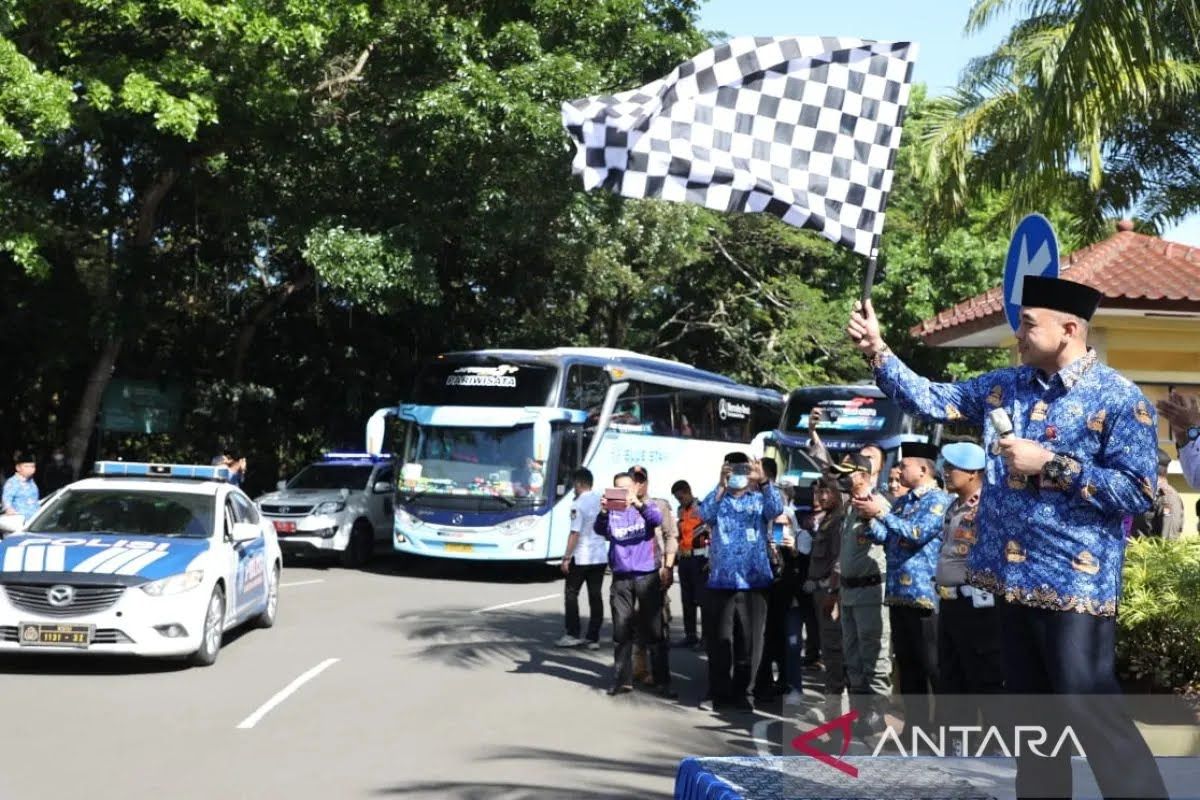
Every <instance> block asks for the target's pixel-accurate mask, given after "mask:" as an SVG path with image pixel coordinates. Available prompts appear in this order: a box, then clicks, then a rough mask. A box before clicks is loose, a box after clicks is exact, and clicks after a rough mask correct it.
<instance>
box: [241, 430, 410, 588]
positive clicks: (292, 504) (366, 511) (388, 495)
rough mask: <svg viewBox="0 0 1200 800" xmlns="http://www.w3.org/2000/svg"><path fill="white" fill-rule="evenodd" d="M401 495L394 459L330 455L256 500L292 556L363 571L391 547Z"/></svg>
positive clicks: (286, 551) (282, 544)
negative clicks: (335, 559) (325, 558)
mask: <svg viewBox="0 0 1200 800" xmlns="http://www.w3.org/2000/svg"><path fill="white" fill-rule="evenodd" d="M395 491H396V470H395V462H394V461H393V459H392V458H391V457H390V456H371V455H368V454H366V453H328V454H326V455H325V457H324V458H323V459H322V460H320V461H318V462H316V463H313V464H309V465H308V466H307V467H305V468H304V469H302V470H300V472H298V473H297V474H296V476H295V477H294V478H292V479H291V480H290V481H280V483H279V489H278V491H274V492H271V493H270V494H265V495H263V496H262V497H259V498H258V499H257V500H255V503H257V504H258V508H259V510H260V511H262V514H263V516H264V517H265V518H266V519H267V521H268V522H270V523H271V524H272V525H273V526H274V527H275V533H276V534H277V535H278V537H279V546H280V547H281V548H282V549H283V552H284V553H285V554H288V555H314V554H321V553H332V554H337V555H338V556H339V557H340V558H341V562H342V565H343V566H346V567H361V566H363V565H364V564H366V563H367V561H369V560H370V558H371V555H372V554H373V553H374V551H375V547H376V544H377V543H385V544H386V543H390V542H391V537H392V514H393V504H394V496H395Z"/></svg>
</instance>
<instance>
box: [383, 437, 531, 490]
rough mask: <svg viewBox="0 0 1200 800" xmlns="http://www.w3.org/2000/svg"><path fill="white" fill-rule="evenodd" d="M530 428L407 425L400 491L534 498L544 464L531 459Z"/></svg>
mask: <svg viewBox="0 0 1200 800" xmlns="http://www.w3.org/2000/svg"><path fill="white" fill-rule="evenodd" d="M533 454H534V451H533V426H531V425H523V426H520V427H516V428H457V427H439V426H429V425H414V426H412V428H411V430H410V433H409V437H408V442H407V444H406V448H405V452H404V468H403V470H402V471H401V483H400V487H401V491H408V492H412V493H414V494H418V495H426V494H433V495H459V496H461V495H467V496H471V495H474V496H487V497H500V498H508V499H514V498H533V499H536V498H539V497H541V495H542V491H543V489H544V488H545V483H546V480H545V465H544V464H543V463H541V462H539V461H536V460H534V458H533Z"/></svg>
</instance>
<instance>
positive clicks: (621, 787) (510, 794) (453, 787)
mask: <svg viewBox="0 0 1200 800" xmlns="http://www.w3.org/2000/svg"><path fill="white" fill-rule="evenodd" d="M487 760H488V761H497V762H499V761H504V762H514V761H515V762H528V763H529V766H530V770H531V771H532V770H534V769H536V767H537V765H538V764H544V763H547V762H550V763H555V764H566V765H568V766H569V767H570V768H571V773H572V774H573V775H576V776H578V779H577V782H576V783H572V784H563V785H552V784H548V783H532V782H530V783H519V782H507V781H496V782H488V783H480V782H478V781H470V782H466V781H463V782H457V781H419V782H414V783H407V784H405V783H402V784H397V785H396V786H389V787H386V788H383V789H379V790H376V791H375V793H374V794H375V795H377V796H383V797H408V796H429V797H445V798H456V799H457V800H484V799H485V798H487V800H495V799H496V798H504V800H551V798H553V799H554V800H561V798H568V797H569V798H580V800H607V799H608V798H614V800H615V799H616V798H622V800H624V798H629V797H644V796H646V794H647V792H646V788H645V783H644V781H642V782H639V781H637V780H631V779H635V778H637V777H647V776H648V777H652V778H655V779H658V780H663V779H670V778H671V777H672V776H674V774H675V769H676V767H677V766H678V762H679V757H678V756H676V755H675V754H673V753H665V752H662V753H655V754H650V755H649V756H648V757H646V758H643V759H641V760H629V759H613V758H605V757H604V756H599V755H593V754H589V753H586V752H580V751H566V750H551V749H547V748H530V747H513V748H508V749H506V750H502V751H498V752H497V753H496V754H494V755H492V756H488V757H487ZM593 773H601V775H600V776H596V775H594V774H593ZM597 784H600V785H597Z"/></svg>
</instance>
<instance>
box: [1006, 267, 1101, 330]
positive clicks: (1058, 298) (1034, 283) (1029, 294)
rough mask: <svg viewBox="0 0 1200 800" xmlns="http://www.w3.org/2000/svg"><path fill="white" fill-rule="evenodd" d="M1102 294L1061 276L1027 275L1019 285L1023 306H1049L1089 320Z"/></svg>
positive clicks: (1097, 306)
mask: <svg viewBox="0 0 1200 800" xmlns="http://www.w3.org/2000/svg"><path fill="white" fill-rule="evenodd" d="M1102 299H1104V295H1103V294H1101V293H1100V292H1099V291H1097V290H1096V289H1093V288H1092V287H1090V286H1084V285H1083V284H1082V283H1076V282H1075V281H1065V280H1063V279H1062V278H1043V277H1041V276H1039V275H1028V276H1026V278H1025V282H1024V283H1023V284H1022V285H1021V306H1022V307H1023V308H1049V309H1051V310H1052V311H1062V312H1064V313H1067V314H1074V315H1075V316H1077V317H1079V318H1080V319H1083V320H1090V319H1091V318H1092V315H1093V314H1095V313H1096V309H1097V308H1099V306H1100V301H1101V300H1102Z"/></svg>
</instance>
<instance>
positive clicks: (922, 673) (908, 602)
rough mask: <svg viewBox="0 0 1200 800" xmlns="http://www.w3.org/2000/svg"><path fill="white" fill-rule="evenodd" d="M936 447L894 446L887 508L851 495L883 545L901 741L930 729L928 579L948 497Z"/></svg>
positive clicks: (932, 674) (932, 647)
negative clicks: (893, 490) (896, 466)
mask: <svg viewBox="0 0 1200 800" xmlns="http://www.w3.org/2000/svg"><path fill="white" fill-rule="evenodd" d="M937 457H938V449H937V447H935V446H934V445H931V444H925V443H924V442H905V443H904V444H902V445H901V446H900V482H901V483H902V484H903V485H904V486H906V487H908V489H909V491H908V493H907V494H904V495H902V496H901V497H900V498H899V499H897V500H896V502H895V504H894V505H892V507H891V509H890V510H889V509H888V507H887V505H886V504H885V503H884V502H883V501H882V499H881V498H879V497H877V496H874V495H872V496H871V497H867V498H864V499H856V500H854V509H855V510H856V511H857V512H858V514H859V516H860V517H863V518H866V519H870V520H872V523H871V528H870V537H871V538H872V539H874V540H875V541H877V542H879V543H880V544H882V545H883V546H884V552H885V553H886V555H887V591H886V593H885V594H884V598H883V602H884V603H886V604H887V606H888V621H889V622H890V623H891V628H892V647H893V648H894V649H895V652H896V665H897V667H898V668H899V670H900V694H901V696H902V697H903V698H904V731H903V733H902V734H901V740H902V741H908V740H910V738H911V734H910V732H909V730H910V728H911V727H912V726H914V725H915V726H916V727H918V728H920V729H922V730H925V731H928V730H930V726H931V724H932V722H933V716H932V714H931V707H930V702H929V697H930V694H931V693H932V692H933V690H934V682H935V681H936V679H937V603H938V597H937V590H936V588H935V587H934V584H933V576H934V572H935V571H936V570H937V561H938V553H940V552H941V548H942V529H943V527H944V524H945V517H946V509H948V508H950V503H951V502H952V501H953V498H951V496H950V495H949V494H948V493H947V492H944V491H942V490H941V489H939V488H938V485H937V478H936V475H937V464H936V461H937Z"/></svg>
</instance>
